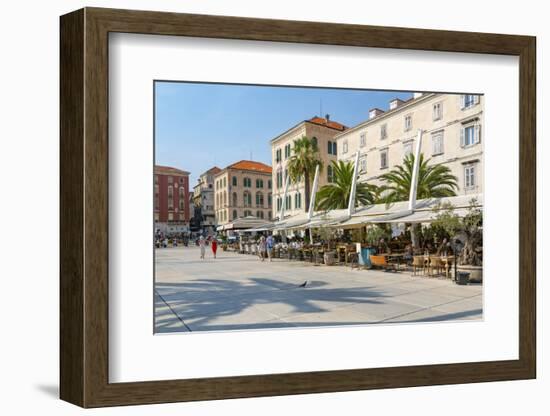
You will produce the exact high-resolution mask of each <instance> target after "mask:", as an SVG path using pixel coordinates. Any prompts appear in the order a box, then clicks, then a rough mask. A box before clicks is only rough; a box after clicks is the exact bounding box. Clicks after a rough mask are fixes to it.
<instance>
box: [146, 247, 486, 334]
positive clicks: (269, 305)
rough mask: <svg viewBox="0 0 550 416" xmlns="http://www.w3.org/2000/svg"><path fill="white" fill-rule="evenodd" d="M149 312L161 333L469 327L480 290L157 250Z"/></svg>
mask: <svg viewBox="0 0 550 416" xmlns="http://www.w3.org/2000/svg"><path fill="white" fill-rule="evenodd" d="M306 280H307V281H308V284H307V286H306V287H300V284H302V283H303V282H305V281H306ZM155 311H156V314H155V326H156V331H157V332H160V333H166V332H188V331H227V330H237V329H239V330H246V329H259V328H284V327H287V328H288V327H311V326H324V325H330V326H337V325H351V324H373V323H399V322H422V321H449V320H472V319H481V318H482V286H481V285H468V286H458V285H456V284H454V283H452V282H450V281H449V280H444V279H438V278H427V277H420V276H417V277H412V276H411V273H410V272H408V271H407V272H398V273H396V272H385V271H379V270H357V269H355V270H351V269H350V268H349V267H343V266H330V267H327V266H323V265H321V266H314V265H312V264H310V263H304V262H299V261H287V260H279V259H277V260H274V261H273V262H271V263H269V262H267V261H266V262H261V261H260V260H259V259H258V258H257V257H255V256H251V255H243V254H237V253H233V252H223V251H221V250H219V251H218V258H217V259H213V258H212V254H211V251H210V249H209V247H208V248H207V256H206V259H205V260H200V258H199V249H198V248H197V247H178V248H168V249H160V250H156V287H155Z"/></svg>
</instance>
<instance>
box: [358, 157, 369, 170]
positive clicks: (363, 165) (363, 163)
mask: <svg viewBox="0 0 550 416" xmlns="http://www.w3.org/2000/svg"><path fill="white" fill-rule="evenodd" d="M359 166H360V167H361V173H365V172H366V171H367V158H366V157H364V158H362V159H361V163H360V165H359Z"/></svg>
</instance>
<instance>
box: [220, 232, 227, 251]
mask: <svg viewBox="0 0 550 416" xmlns="http://www.w3.org/2000/svg"><path fill="white" fill-rule="evenodd" d="M221 239H222V250H223V251H227V236H226V235H222V236H221Z"/></svg>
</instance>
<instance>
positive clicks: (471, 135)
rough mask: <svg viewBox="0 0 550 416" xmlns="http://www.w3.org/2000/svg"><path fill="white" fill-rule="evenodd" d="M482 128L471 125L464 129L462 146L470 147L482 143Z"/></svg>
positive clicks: (461, 133)
mask: <svg viewBox="0 0 550 416" xmlns="http://www.w3.org/2000/svg"><path fill="white" fill-rule="evenodd" d="M480 137H481V126H480V125H479V124H470V125H467V126H464V127H462V129H461V130H460V146H461V147H468V146H472V145H474V144H477V143H479V142H480Z"/></svg>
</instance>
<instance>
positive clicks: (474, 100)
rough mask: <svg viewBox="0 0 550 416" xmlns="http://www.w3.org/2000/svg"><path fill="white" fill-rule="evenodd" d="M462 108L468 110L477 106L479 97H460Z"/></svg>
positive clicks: (469, 95) (471, 95)
mask: <svg viewBox="0 0 550 416" xmlns="http://www.w3.org/2000/svg"><path fill="white" fill-rule="evenodd" d="M461 99H462V108H463V109H464V108H470V107H473V106H474V105H476V104H479V95H474V94H466V95H462V96H461Z"/></svg>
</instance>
